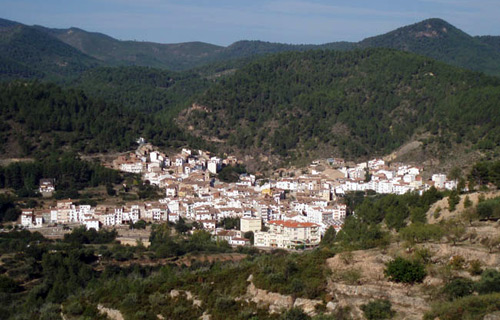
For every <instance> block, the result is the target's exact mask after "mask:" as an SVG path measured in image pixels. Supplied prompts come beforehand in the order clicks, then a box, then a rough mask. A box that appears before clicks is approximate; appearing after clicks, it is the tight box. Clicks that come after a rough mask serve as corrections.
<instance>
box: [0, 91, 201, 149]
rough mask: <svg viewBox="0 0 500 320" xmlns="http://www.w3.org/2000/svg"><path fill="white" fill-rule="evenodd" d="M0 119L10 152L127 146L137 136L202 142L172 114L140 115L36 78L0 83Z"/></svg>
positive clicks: (160, 141) (171, 141)
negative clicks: (182, 126) (181, 126)
mask: <svg viewBox="0 0 500 320" xmlns="http://www.w3.org/2000/svg"><path fill="white" fill-rule="evenodd" d="M132 104H134V102H131V105H132ZM0 119H1V121H0V123H1V125H0V138H2V140H3V141H6V142H7V143H4V144H2V146H1V147H0V148H2V150H1V151H2V152H4V153H5V154H10V155H11V156H12V155H13V156H19V155H24V156H26V155H33V154H37V153H44V152H47V151H58V150H68V149H69V150H74V151H79V152H84V153H95V152H109V151H123V150H130V149H131V148H132V146H133V145H134V144H135V141H136V140H137V138H138V137H140V136H143V137H145V138H146V139H148V140H149V141H152V142H153V143H154V144H155V145H159V146H167V147H172V146H173V147H179V146H182V145H186V144H189V145H192V146H197V145H200V140H199V139H195V138H192V137H191V136H189V135H186V134H185V133H184V132H183V131H182V130H181V129H179V128H178V127H177V126H176V125H175V123H174V122H173V121H172V120H171V117H168V116H165V117H158V116H153V115H152V114H144V113H142V112H140V111H139V110H136V109H134V108H131V107H129V108H127V107H123V106H121V105H118V104H115V103H113V102H107V101H105V100H102V99H98V98H95V99H94V98H89V96H88V95H87V94H85V93H84V92H83V91H82V90H81V89H62V88H60V87H58V86H56V85H54V84H46V83H40V82H11V83H2V84H0ZM16 151H17V153H16Z"/></svg>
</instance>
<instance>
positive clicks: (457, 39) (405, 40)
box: [358, 19, 500, 75]
mask: <svg viewBox="0 0 500 320" xmlns="http://www.w3.org/2000/svg"><path fill="white" fill-rule="evenodd" d="M493 42H494V41H492V43H493ZM358 46H359V47H361V48H373V47H384V48H392V49H397V50H403V51H409V52H413V53H417V54H421V55H424V56H427V57H431V58H434V59H436V60H440V61H443V62H446V63H448V64H451V65H455V66H458V67H462V68H466V69H470V70H475V71H482V72H485V73H488V74H491V75H500V51H499V50H498V47H497V49H495V47H493V46H492V45H491V43H488V41H482V40H481V39H478V38H475V37H472V36H470V35H468V34H466V33H465V32H463V31H461V30H459V29H457V28H456V27H454V26H452V25H451V24H449V23H447V22H446V21H444V20H441V19H428V20H424V21H422V22H419V23H416V24H412V25H409V26H406V27H402V28H399V29H396V30H394V31H391V32H389V33H386V34H383V35H380V36H376V37H371V38H367V39H365V40H363V41H361V42H359V43H358ZM497 46H498V42H497Z"/></svg>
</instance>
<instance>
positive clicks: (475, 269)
mask: <svg viewBox="0 0 500 320" xmlns="http://www.w3.org/2000/svg"><path fill="white" fill-rule="evenodd" d="M469 273H470V274H471V275H472V276H478V275H480V274H481V273H483V269H482V268H481V261H479V260H472V261H471V262H470V263H469Z"/></svg>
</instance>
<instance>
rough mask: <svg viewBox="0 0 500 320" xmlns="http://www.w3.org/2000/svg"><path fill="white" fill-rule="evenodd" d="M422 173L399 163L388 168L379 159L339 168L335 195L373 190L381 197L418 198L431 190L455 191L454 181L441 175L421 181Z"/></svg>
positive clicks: (416, 167) (455, 182) (419, 168)
mask: <svg viewBox="0 0 500 320" xmlns="http://www.w3.org/2000/svg"><path fill="white" fill-rule="evenodd" d="M422 170H423V168H422V167H418V166H409V165H405V164H402V163H394V164H390V165H389V164H386V163H385V161H384V160H382V159H373V160H370V161H367V162H362V163H358V164H356V165H355V166H353V167H352V168H348V167H340V168H339V171H340V172H342V173H343V174H344V179H339V180H338V182H339V185H337V186H336V187H335V193H336V194H337V195H341V194H345V193H346V192H349V191H366V190H373V191H375V192H376V193H383V194H387V193H393V194H399V195H401V194H405V193H407V192H418V193H420V194H422V193H423V192H424V191H426V190H428V189H429V188H430V187H432V186H434V187H436V188H437V189H448V190H452V189H455V188H456V187H457V181H454V180H448V179H447V177H446V175H445V174H434V175H433V176H432V180H430V181H424V180H423V179H422V176H421V173H422Z"/></svg>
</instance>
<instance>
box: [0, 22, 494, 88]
mask: <svg viewBox="0 0 500 320" xmlns="http://www.w3.org/2000/svg"><path fill="white" fill-rule="evenodd" d="M0 29H1V30H2V32H1V33H0V47H1V48H3V50H2V51H3V52H1V53H0V76H1V77H0V79H1V78H7V79H12V78H15V77H24V78H44V77H49V78H50V79H56V80H60V78H61V77H72V78H74V77H75V76H78V75H80V74H81V73H82V72H83V71H84V70H87V69H88V68H89V67H95V66H99V65H101V66H115V67H116V66H147V67H154V68H160V69H168V70H176V71H180V70H189V69H193V68H199V67H203V66H207V65H210V64H214V63H215V64H220V63H229V64H233V65H237V66H241V65H245V64H247V63H248V62H249V61H252V60H254V59H255V58H258V57H262V56H264V55H269V54H274V53H279V52H288V51H296V52H301V51H306V50H317V49H328V50H339V51H345V50H354V49H356V48H371V47H385V48H392V49H397V50H403V51H409V52H413V53H417V54H421V55H425V56H428V57H431V58H434V59H437V60H441V61H443V62H446V63H449V64H452V65H455V66H459V67H462V68H467V69H470V70H476V71H482V72H485V73H487V74H491V75H497V76H498V75H500V52H499V50H498V48H499V45H498V43H499V42H498V39H497V37H495V36H482V37H472V36H470V35H468V34H467V33H465V32H463V31H461V30H459V29H458V28H456V27H454V26H452V25H450V24H449V23H447V22H446V21H443V20H441V19H428V20H424V21H422V22H419V23H416V24H413V25H410V26H405V27H402V28H399V29H397V30H394V31H391V32H389V33H386V34H383V35H379V36H375V37H370V38H367V39H365V40H363V41H360V42H357V43H355V42H342V41H341V42H330V43H325V44H319V45H311V44H303V45H297V44H284V43H273V42H265V41H246V40H245V41H237V42H235V43H233V44H231V45H229V46H227V47H223V46H218V45H213V44H209V43H204V42H185V43H174V44H162V43H153V42H143V41H122V40H117V39H114V38H112V37H110V36H108V35H105V34H102V33H97V32H88V31H85V30H82V29H79V28H74V27H72V28H69V29H51V28H46V27H43V26H26V25H23V24H21V23H17V22H13V21H9V20H4V19H0ZM236 61H238V62H236Z"/></svg>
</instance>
